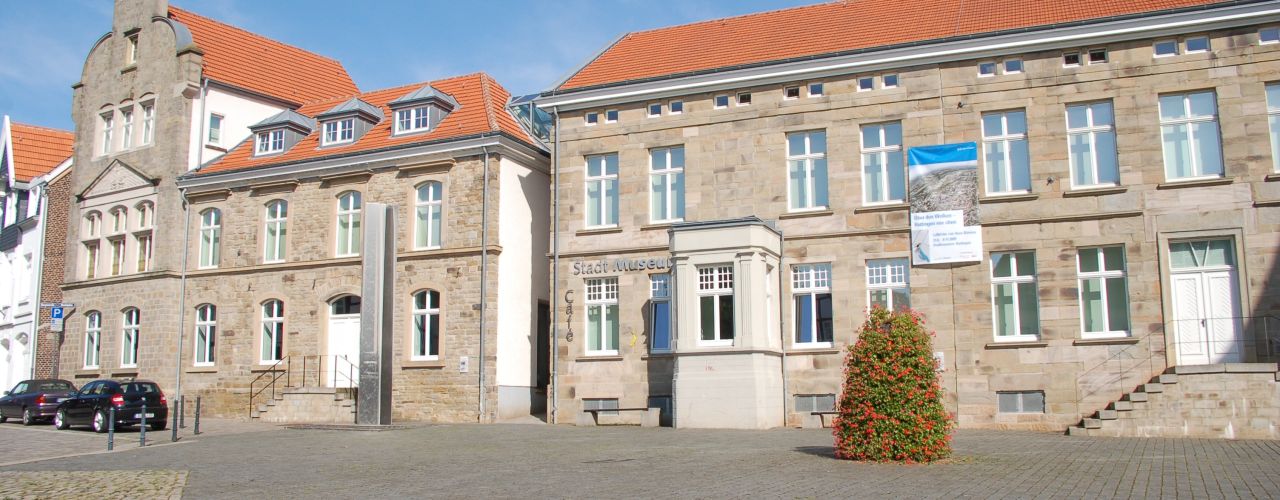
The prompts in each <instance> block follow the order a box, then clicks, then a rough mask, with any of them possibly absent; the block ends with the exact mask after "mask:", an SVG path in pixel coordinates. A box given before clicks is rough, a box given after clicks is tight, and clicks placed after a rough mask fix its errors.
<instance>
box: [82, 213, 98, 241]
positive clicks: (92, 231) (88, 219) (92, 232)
mask: <svg viewBox="0 0 1280 500" xmlns="http://www.w3.org/2000/svg"><path fill="white" fill-rule="evenodd" d="M84 232H85V234H86V235H87V236H88V237H90V238H97V237H98V236H101V235H102V215H101V214H99V213H98V212H89V215H86V216H85V217H84Z"/></svg>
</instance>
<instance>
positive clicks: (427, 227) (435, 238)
mask: <svg viewBox="0 0 1280 500" xmlns="http://www.w3.org/2000/svg"><path fill="white" fill-rule="evenodd" d="M413 200H414V201H413V203H414V217H413V247H414V248H415V249H426V248H440V245H441V239H440V237H441V231H442V230H443V220H442V218H443V217H444V185H443V184H440V183H439V182H436V181H428V182H425V183H423V184H421V185H419V186H418V189H416V190H415V193H414V198H413Z"/></svg>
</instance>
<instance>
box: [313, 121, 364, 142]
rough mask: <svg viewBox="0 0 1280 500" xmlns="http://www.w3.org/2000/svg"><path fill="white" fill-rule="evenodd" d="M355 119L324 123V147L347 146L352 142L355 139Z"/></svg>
mask: <svg viewBox="0 0 1280 500" xmlns="http://www.w3.org/2000/svg"><path fill="white" fill-rule="evenodd" d="M355 127H356V119H355V118H345V119H342V120H333V121H328V122H325V123H324V135H323V136H322V137H323V138H324V141H322V144H321V145H322V146H332V145H334V144H346V143H348V142H351V141H352V139H353V138H354V137H355Z"/></svg>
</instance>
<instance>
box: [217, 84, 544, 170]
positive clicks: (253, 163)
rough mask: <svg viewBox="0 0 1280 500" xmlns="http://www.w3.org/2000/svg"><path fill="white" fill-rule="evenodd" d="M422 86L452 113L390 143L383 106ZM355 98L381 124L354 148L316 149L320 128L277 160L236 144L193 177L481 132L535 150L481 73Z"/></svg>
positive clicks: (321, 107) (310, 111)
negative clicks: (451, 104)
mask: <svg viewBox="0 0 1280 500" xmlns="http://www.w3.org/2000/svg"><path fill="white" fill-rule="evenodd" d="M423 85H431V86H432V87H434V88H435V89H436V90H439V91H440V92H443V93H446V94H449V95H451V96H453V98H454V99H455V100H457V101H458V107H457V108H454V110H453V112H451V113H449V115H448V116H446V117H445V119H444V120H443V121H441V122H440V124H438V125H436V128H434V129H432V130H430V131H429V132H426V133H420V134H408V135H401V136H395V137H392V135H391V130H392V129H391V126H392V124H393V123H394V122H393V121H392V115H391V108H389V107H388V106H387V103H389V102H391V101H394V100H396V99H397V98H400V97H402V96H404V95H405V94H408V93H410V92H413V91H415V90H417V89H419V88H421V87H422V86H423ZM355 97H358V98H360V99H361V100H363V101H365V102H367V103H369V104H372V105H374V106H376V107H378V108H379V109H381V110H382V121H380V122H378V124H377V125H374V126H373V128H372V129H370V130H369V131H368V132H366V133H365V134H364V135H362V136H360V138H358V139H357V140H356V141H355V142H353V143H351V144H346V145H342V146H330V147H325V148H323V149H321V148H320V128H321V127H320V126H319V124H318V123H317V125H316V130H312V131H311V133H310V134H309V135H307V136H306V137H304V138H302V140H300V141H298V143H297V144H294V145H293V147H291V148H289V150H287V151H285V152H284V153H282V154H278V155H272V156H267V157H261V158H255V157H254V156H253V146H254V144H253V140H252V137H250V138H249V139H246V140H245V141H244V142H241V143H240V144H239V145H237V146H236V147H234V148H232V149H231V151H229V152H227V154H225V155H223V156H222V157H221V158H219V159H217V160H214V161H213V162H211V163H209V164H207V165H205V166H204V167H201V168H200V169H199V170H197V171H196V172H195V175H196V176H199V175H205V174H212V173H217V172H228V171H232V170H243V169H250V168H258V167H265V166H271V165H280V164H287V163H297V162H301V161H309V160H318V159H322V158H326V157H331V156H346V155H350V154H353V153H362V152H371V151H376V150H381V149H386V148H394V147H398V146H409V145H413V144H419V143H428V142H436V141H441V140H447V139H455V138H462V137H468V136H473V135H477V134H482V133H486V132H505V133H507V134H509V135H511V136H513V137H515V138H517V139H519V140H522V141H524V142H526V143H528V144H530V145H535V144H538V143H537V141H535V140H534V139H533V138H531V137H530V136H529V134H528V133H527V132H525V130H524V128H523V127H521V126H520V124H519V122H517V121H516V119H515V118H514V117H513V116H511V113H510V112H508V111H507V108H506V104H507V101H508V100H510V98H511V94H510V93H509V92H507V90H506V89H504V88H502V86H501V85H498V82H497V81H495V80H494V79H493V78H492V77H490V76H489V75H487V74H484V73H474V74H470V75H465V76H457V77H453V78H446V79H443V80H436V81H431V82H420V83H414V84H409V85H402V86H399V87H393V88H389V89H383V90H375V91H372V92H366V93H364V94H360V95H357V96H355ZM347 99H350V97H340V98H334V99H329V100H326V101H318V102H314V103H311V104H307V105H305V106H303V107H301V108H299V109H298V113H300V114H302V115H304V116H308V117H312V118H314V117H315V116H316V115H318V114H320V113H324V112H325V111H328V110H329V109H331V108H333V107H334V106H337V105H338V104H340V103H342V102H343V101H346V100H347Z"/></svg>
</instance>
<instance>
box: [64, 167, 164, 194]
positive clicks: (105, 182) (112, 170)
mask: <svg viewBox="0 0 1280 500" xmlns="http://www.w3.org/2000/svg"><path fill="white" fill-rule="evenodd" d="M159 183H160V179H152V178H149V177H147V176H145V175H143V174H142V173H141V172H138V171H137V170H135V169H134V168H133V167H130V166H129V165H128V164H126V163H125V162H122V161H120V160H114V161H112V162H111V164H110V165H107V168H106V169H104V170H103V171H102V173H101V174H98V177H97V178H96V179H94V180H93V182H91V183H89V187H87V188H85V190H84V192H82V193H80V195H79V197H80V199H82V200H86V199H92V198H99V197H103V196H107V195H110V194H115V193H119V192H123V191H131V190H134V189H139V188H145V189H147V190H154V188H155V186H156V185H157V184H159Z"/></svg>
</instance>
